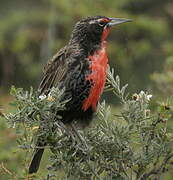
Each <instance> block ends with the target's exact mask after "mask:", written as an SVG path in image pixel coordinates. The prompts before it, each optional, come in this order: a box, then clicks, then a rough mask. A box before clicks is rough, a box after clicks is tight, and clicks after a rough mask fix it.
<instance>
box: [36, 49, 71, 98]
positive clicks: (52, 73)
mask: <svg viewBox="0 0 173 180" xmlns="http://www.w3.org/2000/svg"><path fill="white" fill-rule="evenodd" d="M66 52H67V47H66V46H65V47H64V48H62V49H60V51H59V52H58V53H57V54H55V55H54V56H53V58H52V59H51V60H50V61H49V62H48V64H47V65H46V66H45V68H44V75H43V78H42V81H41V83H40V85H39V88H38V91H39V93H40V94H45V95H47V94H48V93H49V91H50V89H51V88H52V87H53V86H54V87H56V86H57V85H58V83H59V82H61V81H62V79H63V78H64V76H65V75H66V72H67V69H68V68H67V65H68V64H67V63H66Z"/></svg>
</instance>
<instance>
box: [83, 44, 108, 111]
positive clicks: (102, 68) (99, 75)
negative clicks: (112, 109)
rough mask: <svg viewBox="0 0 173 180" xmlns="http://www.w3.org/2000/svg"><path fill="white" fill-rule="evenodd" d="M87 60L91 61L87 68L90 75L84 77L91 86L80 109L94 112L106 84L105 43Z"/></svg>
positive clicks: (106, 59)
mask: <svg viewBox="0 0 173 180" xmlns="http://www.w3.org/2000/svg"><path fill="white" fill-rule="evenodd" d="M89 60H90V61H91V64H90V66H89V68H90V70H91V73H90V74H89V75H88V76H87V77H86V80H89V81H91V82H92V84H93V85H92V87H91V89H90V93H89V96H88V98H87V99H85V100H84V101H83V105H82V109H83V110H84V111H86V110H87V109H88V108H89V107H92V109H93V111H96V107H97V103H98V101H99V99H100V95H101V94H102V92H103V89H104V86H105V82H106V74H107V67H108V57H107V54H106V42H103V43H102V45H101V49H99V50H98V51H96V52H95V53H94V54H93V55H92V56H89Z"/></svg>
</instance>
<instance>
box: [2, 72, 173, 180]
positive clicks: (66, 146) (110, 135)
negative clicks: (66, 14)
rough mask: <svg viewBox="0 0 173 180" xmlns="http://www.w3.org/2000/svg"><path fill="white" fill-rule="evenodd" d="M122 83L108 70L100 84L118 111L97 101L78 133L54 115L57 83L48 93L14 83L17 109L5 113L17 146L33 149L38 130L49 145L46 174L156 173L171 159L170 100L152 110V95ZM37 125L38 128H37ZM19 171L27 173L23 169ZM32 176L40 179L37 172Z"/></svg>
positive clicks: (98, 176)
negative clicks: (128, 90)
mask: <svg viewBox="0 0 173 180" xmlns="http://www.w3.org/2000/svg"><path fill="white" fill-rule="evenodd" d="M126 88H127V85H125V86H123V87H121V85H120V79H119V77H118V76H116V78H115V79H114V72H113V71H112V72H111V71H109V73H108V78H107V86H106V88H105V90H107V91H108V90H112V91H113V93H114V95H115V96H116V97H118V98H119V100H120V102H121V108H120V110H119V111H118V113H117V112H115V111H114V110H112V109H111V107H110V106H107V105H106V103H105V102H102V103H101V104H99V106H98V112H97V114H96V117H95V120H94V122H93V125H92V126H91V127H89V128H87V129H86V130H82V129H78V130H77V133H74V132H73V131H71V130H70V128H69V127H67V126H65V125H64V124H63V123H61V121H60V119H61V117H60V116H57V111H58V110H60V109H62V110H63V109H64V108H65V106H64V105H65V103H66V102H61V97H62V95H63V91H59V90H58V89H57V88H53V89H52V91H51V93H50V94H49V96H48V97H46V96H45V97H42V98H40V97H38V95H37V93H36V92H34V91H33V89H32V88H31V90H30V91H24V90H23V89H15V88H14V87H13V88H12V94H13V95H14V96H15V98H16V101H15V103H14V105H15V106H16V108H17V111H16V112H15V113H10V114H8V115H4V116H5V118H6V120H8V122H9V123H10V124H11V127H13V128H15V129H16V132H17V134H18V142H19V145H20V147H21V148H23V149H25V150H26V151H27V152H28V151H29V152H30V151H31V150H33V149H34V147H35V141H36V139H37V138H38V137H39V136H42V137H44V138H45V140H46V141H47V143H48V146H47V147H45V148H50V149H51V151H52V155H51V156H50V157H49V162H48V165H47V169H48V172H47V175H46V177H45V178H47V179H55V178H56V177H59V178H62V179H118V180H119V179H136V180H144V179H154V178H155V179H157V178H158V177H160V176H161V175H162V174H164V173H165V172H167V171H169V170H170V169H171V166H172V163H173V161H172V160H173V150H172V136H173V129H172V127H171V126H170V119H172V106H171V104H172V101H171V99H170V102H169V103H170V104H169V105H167V106H165V105H157V109H156V110H151V108H150V99H151V97H152V95H150V94H148V93H147V92H144V91H141V92H140V93H135V94H133V95H132V96H130V95H127V94H126V93H125V90H126ZM40 122H41V123H40ZM42 122H43V123H42ZM73 125H74V126H76V122H74V124H73ZM39 126H41V127H42V128H39V130H38V127H39ZM52 127H54V131H52V129H53V128H52ZM55 129H56V130H55ZM36 130H37V133H36ZM27 163H28V161H27ZM23 176H26V177H28V175H27V169H26V172H25V174H23ZM31 177H35V178H38V179H39V176H37V175H31Z"/></svg>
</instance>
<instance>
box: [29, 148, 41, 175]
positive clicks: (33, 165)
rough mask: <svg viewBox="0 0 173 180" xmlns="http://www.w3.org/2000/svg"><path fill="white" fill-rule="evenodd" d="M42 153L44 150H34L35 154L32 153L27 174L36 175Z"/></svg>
mask: <svg viewBox="0 0 173 180" xmlns="http://www.w3.org/2000/svg"><path fill="white" fill-rule="evenodd" d="M43 152H44V148H43V149H36V152H35V153H34V156H33V158H32V161H31V164H30V166H29V174H32V173H36V172H37V171H38V169H39V166H40V161H41V158H42V155H43Z"/></svg>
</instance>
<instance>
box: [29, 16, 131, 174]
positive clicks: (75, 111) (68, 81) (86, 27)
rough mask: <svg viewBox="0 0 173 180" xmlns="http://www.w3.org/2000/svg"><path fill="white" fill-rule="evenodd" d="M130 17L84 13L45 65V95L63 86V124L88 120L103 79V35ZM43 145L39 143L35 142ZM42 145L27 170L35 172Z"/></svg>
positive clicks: (104, 63)
mask: <svg viewBox="0 0 173 180" xmlns="http://www.w3.org/2000/svg"><path fill="white" fill-rule="evenodd" d="M128 21H130V20H129V19H120V18H108V17H105V16H95V17H87V18H85V19H83V20H81V21H79V22H77V23H76V25H75V27H74V30H73V32H72V34H71V38H70V41H69V42H68V44H67V45H66V46H65V47H63V48H62V49H60V51H59V52H58V53H57V54H55V55H54V56H53V58H52V59H51V60H50V61H49V62H48V64H47V66H46V67H45V72H44V76H43V79H42V81H41V83H40V86H39V92H40V94H45V95H47V94H48V93H49V91H50V89H51V88H52V87H59V89H62V88H65V91H64V99H70V101H68V102H67V103H66V110H65V111H62V112H59V114H60V115H61V116H62V121H63V123H64V124H66V123H71V122H72V121H73V120H77V121H80V122H83V123H85V124H89V122H90V121H91V120H92V116H93V113H94V112H95V111H96V107H97V104H98V101H99V98H100V95H101V94H102V92H103V89H104V85H105V82H106V73H107V67H108V57H107V53H106V45H107V43H106V38H107V36H108V34H109V32H110V28H111V27H112V26H115V25H118V24H121V23H125V22H128ZM39 145H42V144H39V142H38V146H39ZM43 152H44V148H39V149H36V151H35V153H34V156H33V159H32V161H31V164H30V167H29V173H35V172H37V170H38V168H39V164H40V160H41V157H42V154H43Z"/></svg>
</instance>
